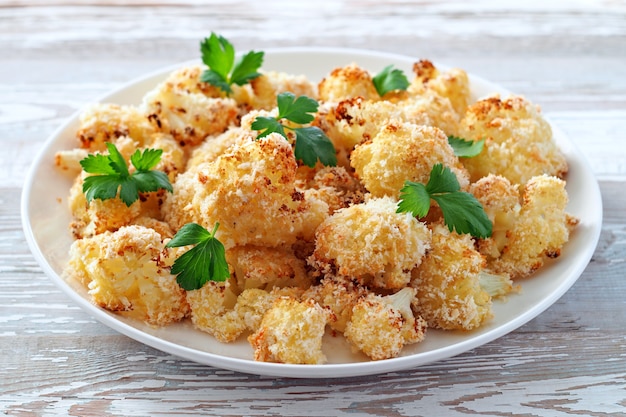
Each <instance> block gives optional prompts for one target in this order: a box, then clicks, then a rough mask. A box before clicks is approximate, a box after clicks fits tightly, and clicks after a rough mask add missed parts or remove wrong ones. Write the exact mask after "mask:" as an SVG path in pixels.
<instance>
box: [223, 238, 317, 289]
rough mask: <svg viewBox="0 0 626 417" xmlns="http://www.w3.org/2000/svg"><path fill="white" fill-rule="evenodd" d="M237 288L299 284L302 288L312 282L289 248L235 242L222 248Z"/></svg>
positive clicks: (302, 261) (301, 262) (304, 265)
mask: <svg viewBox="0 0 626 417" xmlns="http://www.w3.org/2000/svg"><path fill="white" fill-rule="evenodd" d="M226 260H227V262H228V264H229V265H231V267H232V269H233V271H234V274H235V277H236V280H237V287H238V288H239V289H240V290H243V289H247V288H260V289H265V290H271V289H272V288H273V287H299V288H302V289H303V290H304V289H306V288H308V287H310V286H311V284H312V283H313V281H312V279H311V278H310V277H309V276H308V274H307V271H306V268H305V267H306V263H305V261H304V260H302V259H299V258H297V257H296V256H295V255H294V253H293V250H291V249H289V248H268V247H262V246H252V245H246V246H236V247H234V248H231V249H229V250H228V251H227V252H226Z"/></svg>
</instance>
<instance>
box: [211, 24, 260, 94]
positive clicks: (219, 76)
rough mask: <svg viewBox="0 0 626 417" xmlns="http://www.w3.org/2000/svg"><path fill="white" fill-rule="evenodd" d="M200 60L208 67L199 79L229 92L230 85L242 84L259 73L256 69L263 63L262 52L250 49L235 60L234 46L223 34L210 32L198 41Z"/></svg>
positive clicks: (230, 90)
mask: <svg viewBox="0 0 626 417" xmlns="http://www.w3.org/2000/svg"><path fill="white" fill-rule="evenodd" d="M200 52H201V53H202V62H204V64H205V65H206V66H207V67H209V69H207V70H205V71H204V72H203V73H202V74H201V76H200V80H201V81H203V82H206V83H209V84H211V85H214V86H215V87H217V88H219V89H220V90H222V91H224V92H225V93H231V92H232V89H231V87H230V86H231V85H233V84H237V85H244V84H247V83H248V82H250V80H253V79H255V78H257V77H258V76H260V75H261V73H259V72H258V69H259V68H260V67H261V65H263V57H264V55H265V54H264V53H263V52H254V51H250V52H248V53H247V54H244V55H242V56H241V58H240V59H238V60H237V61H235V48H234V47H233V45H232V44H231V43H230V42H229V41H228V40H227V39H226V38H224V37H223V36H220V35H217V34H215V33H211V36H210V37H208V38H204V40H203V41H202V42H201V43H200Z"/></svg>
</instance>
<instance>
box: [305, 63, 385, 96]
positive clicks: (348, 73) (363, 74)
mask: <svg viewBox="0 0 626 417" xmlns="http://www.w3.org/2000/svg"><path fill="white" fill-rule="evenodd" d="M317 89H318V93H319V98H320V100H322V101H329V102H337V103H338V102H340V101H342V100H346V99H349V98H352V97H363V98H364V99H365V100H378V99H379V98H380V97H379V95H378V92H377V91H376V87H374V83H373V81H372V75H371V74H370V73H369V72H368V71H367V70H365V69H363V68H361V67H359V66H358V65H356V64H350V65H346V66H345V67H339V68H335V69H334V70H332V71H331V72H330V74H328V75H327V76H326V77H325V78H324V79H323V80H322V81H320V83H319V84H318V86H317Z"/></svg>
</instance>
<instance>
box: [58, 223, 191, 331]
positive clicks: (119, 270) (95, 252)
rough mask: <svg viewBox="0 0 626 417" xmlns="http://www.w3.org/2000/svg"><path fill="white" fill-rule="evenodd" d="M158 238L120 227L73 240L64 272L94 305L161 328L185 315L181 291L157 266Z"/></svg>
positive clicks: (142, 229) (139, 228) (160, 247)
mask: <svg viewBox="0 0 626 417" xmlns="http://www.w3.org/2000/svg"><path fill="white" fill-rule="evenodd" d="M163 247H164V245H163V243H162V241H161V235H159V233H157V232H156V231H155V230H152V229H149V228H146V227H142V226H135V225H132V226H125V227H122V228H120V229H119V230H117V231H116V232H105V233H101V234H99V235H96V236H94V237H92V238H85V239H80V240H77V241H75V242H74V243H73V244H72V246H71V248H70V260H69V264H68V270H67V273H68V274H69V275H70V276H72V277H76V278H78V279H80V280H81V281H82V282H83V284H85V285H86V286H87V287H88V289H89V291H88V292H89V295H90V296H91V298H92V300H93V302H94V303H95V304H97V305H99V306H101V307H103V308H106V309H107V310H111V311H118V312H124V315H127V316H130V317H133V318H136V319H139V320H142V321H144V322H146V323H148V324H150V325H156V326H164V325H167V324H169V323H172V322H175V321H178V320H181V319H183V318H184V317H185V316H187V314H188V312H189V305H188V304H187V302H186V300H185V292H184V291H183V290H182V289H181V288H180V286H179V285H178V284H177V283H176V278H175V277H174V276H172V275H170V273H169V270H168V269H167V268H163V267H162V266H161V265H160V259H161V251H162V250H163Z"/></svg>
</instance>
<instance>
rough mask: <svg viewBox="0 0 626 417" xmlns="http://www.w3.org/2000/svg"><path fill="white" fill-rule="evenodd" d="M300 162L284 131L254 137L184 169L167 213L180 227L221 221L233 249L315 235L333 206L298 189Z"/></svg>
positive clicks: (165, 207)
mask: <svg viewBox="0 0 626 417" xmlns="http://www.w3.org/2000/svg"><path fill="white" fill-rule="evenodd" d="M296 167H297V165H296V160H295V157H294V155H293V150H292V147H291V145H290V144H289V143H288V142H287V141H286V140H285V138H283V137H282V136H281V135H279V134H277V133H273V134H270V135H268V136H266V137H264V138H262V139H259V140H252V139H251V140H249V141H246V142H244V143H243V144H241V146H237V147H234V148H232V149H231V151H230V152H228V153H226V154H223V155H221V156H220V157H218V158H217V159H216V160H215V161H213V162H208V163H203V164H200V165H199V166H198V167H196V169H194V170H189V171H186V172H185V173H183V174H181V175H179V176H178V177H177V179H176V182H175V183H174V184H173V188H174V192H173V193H172V194H170V195H168V199H167V200H166V201H165V203H164V205H163V213H164V216H165V219H166V221H168V222H169V223H170V225H171V226H172V227H173V228H174V229H175V230H178V229H179V228H180V227H182V226H183V225H185V224H186V223H190V222H196V223H199V224H201V225H203V226H204V227H205V228H209V227H212V226H213V225H214V224H215V223H216V222H219V223H220V229H219V230H218V231H217V237H218V239H220V241H221V242H222V243H223V244H224V246H225V247H226V248H227V249H228V248H232V247H234V246H242V245H248V244H251V245H257V246H267V247H277V246H282V245H289V244H292V243H294V242H295V241H296V240H297V239H298V238H299V237H302V238H305V239H312V238H313V235H314V231H315V229H316V227H317V225H318V224H320V223H321V222H322V220H324V219H325V218H326V217H327V216H328V206H327V205H326V204H325V203H324V202H322V201H320V200H309V201H307V200H305V198H304V195H303V194H302V193H301V192H299V191H297V190H296V188H295V185H294V184H295V174H296Z"/></svg>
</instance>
